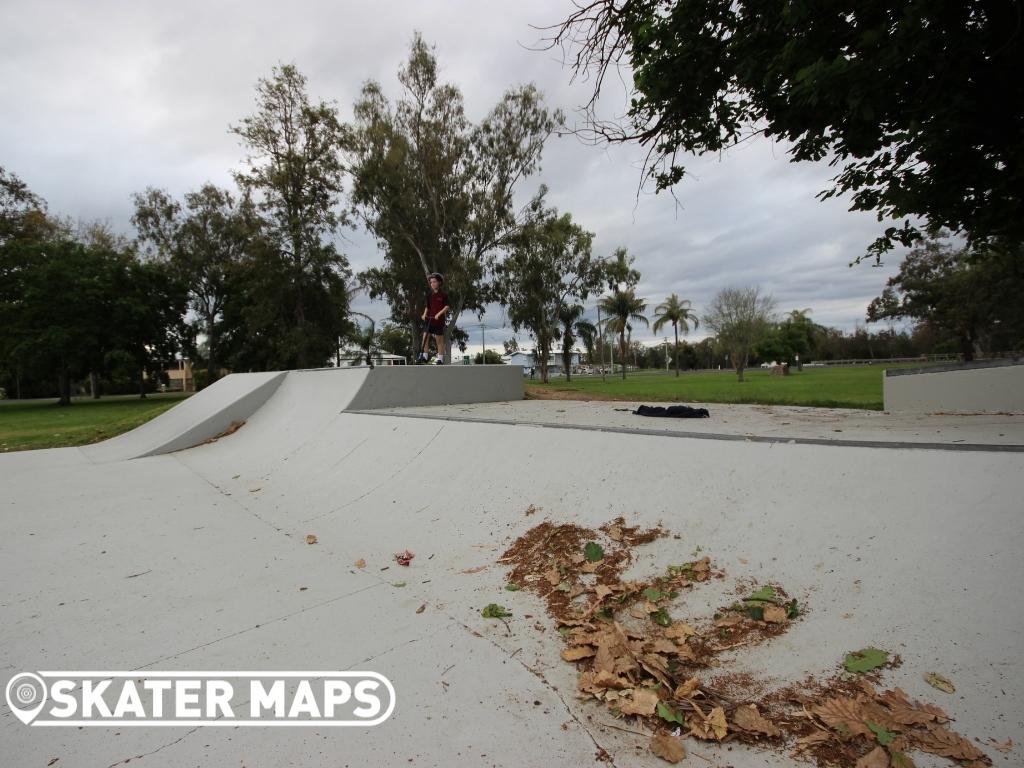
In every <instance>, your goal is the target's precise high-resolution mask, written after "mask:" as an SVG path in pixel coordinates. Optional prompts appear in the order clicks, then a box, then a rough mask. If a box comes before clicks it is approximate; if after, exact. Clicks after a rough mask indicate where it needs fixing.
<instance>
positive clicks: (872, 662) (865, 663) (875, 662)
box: [843, 648, 889, 672]
mask: <svg viewBox="0 0 1024 768" xmlns="http://www.w3.org/2000/svg"><path fill="white" fill-rule="evenodd" d="M888 662H889V654H888V653H887V652H886V651H881V650H879V649H878V648H861V649H860V650H859V651H852V652H850V653H848V654H846V659H845V660H844V661H843V666H845V667H846V671H847V672H870V671H871V670H873V669H878V668H879V667H883V666H885V665H886V664H887V663H888Z"/></svg>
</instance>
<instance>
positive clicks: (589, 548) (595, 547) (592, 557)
mask: <svg viewBox="0 0 1024 768" xmlns="http://www.w3.org/2000/svg"><path fill="white" fill-rule="evenodd" d="M583 556H584V557H586V558H587V561H588V562H591V563H596V562H597V561H598V560H602V559H604V548H603V547H602V546H601V545H600V544H598V543H597V542H596V541H588V542H587V544H586V546H584V547H583Z"/></svg>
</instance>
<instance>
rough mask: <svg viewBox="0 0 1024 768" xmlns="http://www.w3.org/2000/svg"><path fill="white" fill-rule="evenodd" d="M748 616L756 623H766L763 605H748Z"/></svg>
mask: <svg viewBox="0 0 1024 768" xmlns="http://www.w3.org/2000/svg"><path fill="white" fill-rule="evenodd" d="M746 613H747V616H749V617H750V618H752V619H753V620H754V621H764V606H763V605H748V606H747V607H746Z"/></svg>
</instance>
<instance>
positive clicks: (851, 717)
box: [811, 697, 874, 738]
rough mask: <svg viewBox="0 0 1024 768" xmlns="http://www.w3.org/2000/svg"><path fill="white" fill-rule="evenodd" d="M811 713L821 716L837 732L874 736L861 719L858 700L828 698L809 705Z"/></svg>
mask: <svg viewBox="0 0 1024 768" xmlns="http://www.w3.org/2000/svg"><path fill="white" fill-rule="evenodd" d="M811 714H813V715H815V716H817V717H819V718H821V720H822V722H824V723H825V725H827V726H828V727H829V728H831V729H832V730H834V731H837V732H839V733H841V734H842V733H843V732H844V731H843V729H844V728H845V729H846V731H845V732H846V733H849V734H852V735H857V736H868V737H869V738H874V734H873V733H872V732H871V729H870V728H868V727H867V725H866V724H865V723H864V721H863V720H862V719H861V711H860V702H858V701H856V700H855V699H848V698H845V697H838V698H834V699H828V700H827V701H825V702H824V703H822V704H819V705H817V706H814V707H811Z"/></svg>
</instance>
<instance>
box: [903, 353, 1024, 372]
mask: <svg viewBox="0 0 1024 768" xmlns="http://www.w3.org/2000/svg"><path fill="white" fill-rule="evenodd" d="M1022 362H1024V361H1022V360H1021V359H1020V358H1019V357H1007V358H1004V359H1001V360H974V361H972V362H970V363H949V364H945V365H927V366H922V367H920V368H886V369H885V375H886V376H916V375H917V374H919V373H945V372H946V371H972V370H976V369H978V368H1003V367H1005V366H1007V365H1020V364H1021V363H1022Z"/></svg>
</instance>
